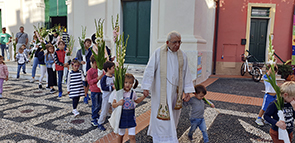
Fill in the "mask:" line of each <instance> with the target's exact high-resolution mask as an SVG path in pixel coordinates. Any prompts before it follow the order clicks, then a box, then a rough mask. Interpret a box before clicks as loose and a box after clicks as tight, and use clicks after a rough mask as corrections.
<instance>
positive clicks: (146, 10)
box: [123, 0, 151, 64]
mask: <svg viewBox="0 0 295 143" xmlns="http://www.w3.org/2000/svg"><path fill="white" fill-rule="evenodd" d="M150 15H151V1H150V0H145V1H123V30H124V34H125V38H126V37H127V35H129V36H130V38H129V40H128V45H127V49H126V58H125V62H126V63H134V64H146V63H147V62H148V60H149V46H150Z"/></svg>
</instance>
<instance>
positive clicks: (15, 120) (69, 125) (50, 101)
mask: <svg viewBox="0 0 295 143" xmlns="http://www.w3.org/2000/svg"><path fill="white" fill-rule="evenodd" d="M44 86H45V85H44V84H43V87H44ZM3 89H4V91H3V98H2V99H0V142H1V143H2V142H5V143H6V142H29V143H31V142H94V141H96V140H98V139H99V138H101V137H103V136H104V135H106V134H108V133H110V132H112V130H111V127H110V125H109V123H108V122H106V123H105V127H106V129H107V130H106V131H100V130H98V129H97V128H96V127H93V126H92V125H91V101H89V104H84V103H83V98H80V102H79V105H78V108H77V110H78V111H79V112H80V116H78V117H76V118H74V116H73V114H72V113H71V112H72V100H71V99H70V98H69V97H68V95H67V93H66V85H63V89H64V92H63V96H62V97H61V98H58V97H57V96H58V93H55V94H50V93H49V90H46V89H38V84H37V82H35V83H30V82H29V80H25V79H19V80H16V79H13V78H10V79H9V80H8V81H7V82H5V83H4V87H3ZM89 93H90V92H89ZM137 95H138V96H142V94H141V93H137ZM149 101H150V98H146V99H145V100H144V101H143V102H142V103H140V104H138V105H137V107H136V116H138V115H140V114H142V113H144V112H146V111H147V110H149V108H150V105H149Z"/></svg>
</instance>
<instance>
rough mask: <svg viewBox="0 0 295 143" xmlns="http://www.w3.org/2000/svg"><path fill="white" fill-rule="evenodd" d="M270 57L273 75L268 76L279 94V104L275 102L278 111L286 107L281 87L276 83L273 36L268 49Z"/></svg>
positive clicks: (268, 79) (268, 80)
mask: <svg viewBox="0 0 295 143" xmlns="http://www.w3.org/2000/svg"><path fill="white" fill-rule="evenodd" d="M268 55H269V57H270V61H269V62H270V66H271V69H270V70H271V73H270V75H268V74H266V76H267V80H266V81H267V82H269V83H270V84H271V86H272V87H273V89H274V90H275V91H276V94H277V102H274V103H275V105H276V107H277V109H278V110H281V109H282V107H283V106H284V99H283V98H282V96H281V90H280V87H279V86H278V85H277V83H276V72H275V70H274V64H275V58H274V49H273V45H272V40H271V36H269V47H268Z"/></svg>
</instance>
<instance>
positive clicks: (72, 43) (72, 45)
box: [67, 35, 75, 56]
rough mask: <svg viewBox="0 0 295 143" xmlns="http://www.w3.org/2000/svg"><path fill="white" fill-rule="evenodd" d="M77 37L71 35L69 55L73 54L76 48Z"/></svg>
mask: <svg viewBox="0 0 295 143" xmlns="http://www.w3.org/2000/svg"><path fill="white" fill-rule="evenodd" d="M74 43H75V38H74V36H72V35H71V36H70V40H69V44H68V47H67V56H71V55H72V52H73V48H74Z"/></svg>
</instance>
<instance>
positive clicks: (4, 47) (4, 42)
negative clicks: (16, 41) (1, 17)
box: [0, 27, 11, 61]
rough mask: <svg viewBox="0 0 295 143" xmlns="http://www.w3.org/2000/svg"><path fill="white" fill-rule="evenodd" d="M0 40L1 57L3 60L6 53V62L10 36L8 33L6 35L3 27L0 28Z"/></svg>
mask: <svg viewBox="0 0 295 143" xmlns="http://www.w3.org/2000/svg"><path fill="white" fill-rule="evenodd" d="M0 38H1V39H0V45H1V52H2V56H3V58H5V53H4V51H6V53H7V61H9V60H10V54H9V43H10V42H11V36H10V35H9V34H8V33H6V28H5V27H3V28H2V33H0Z"/></svg>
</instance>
